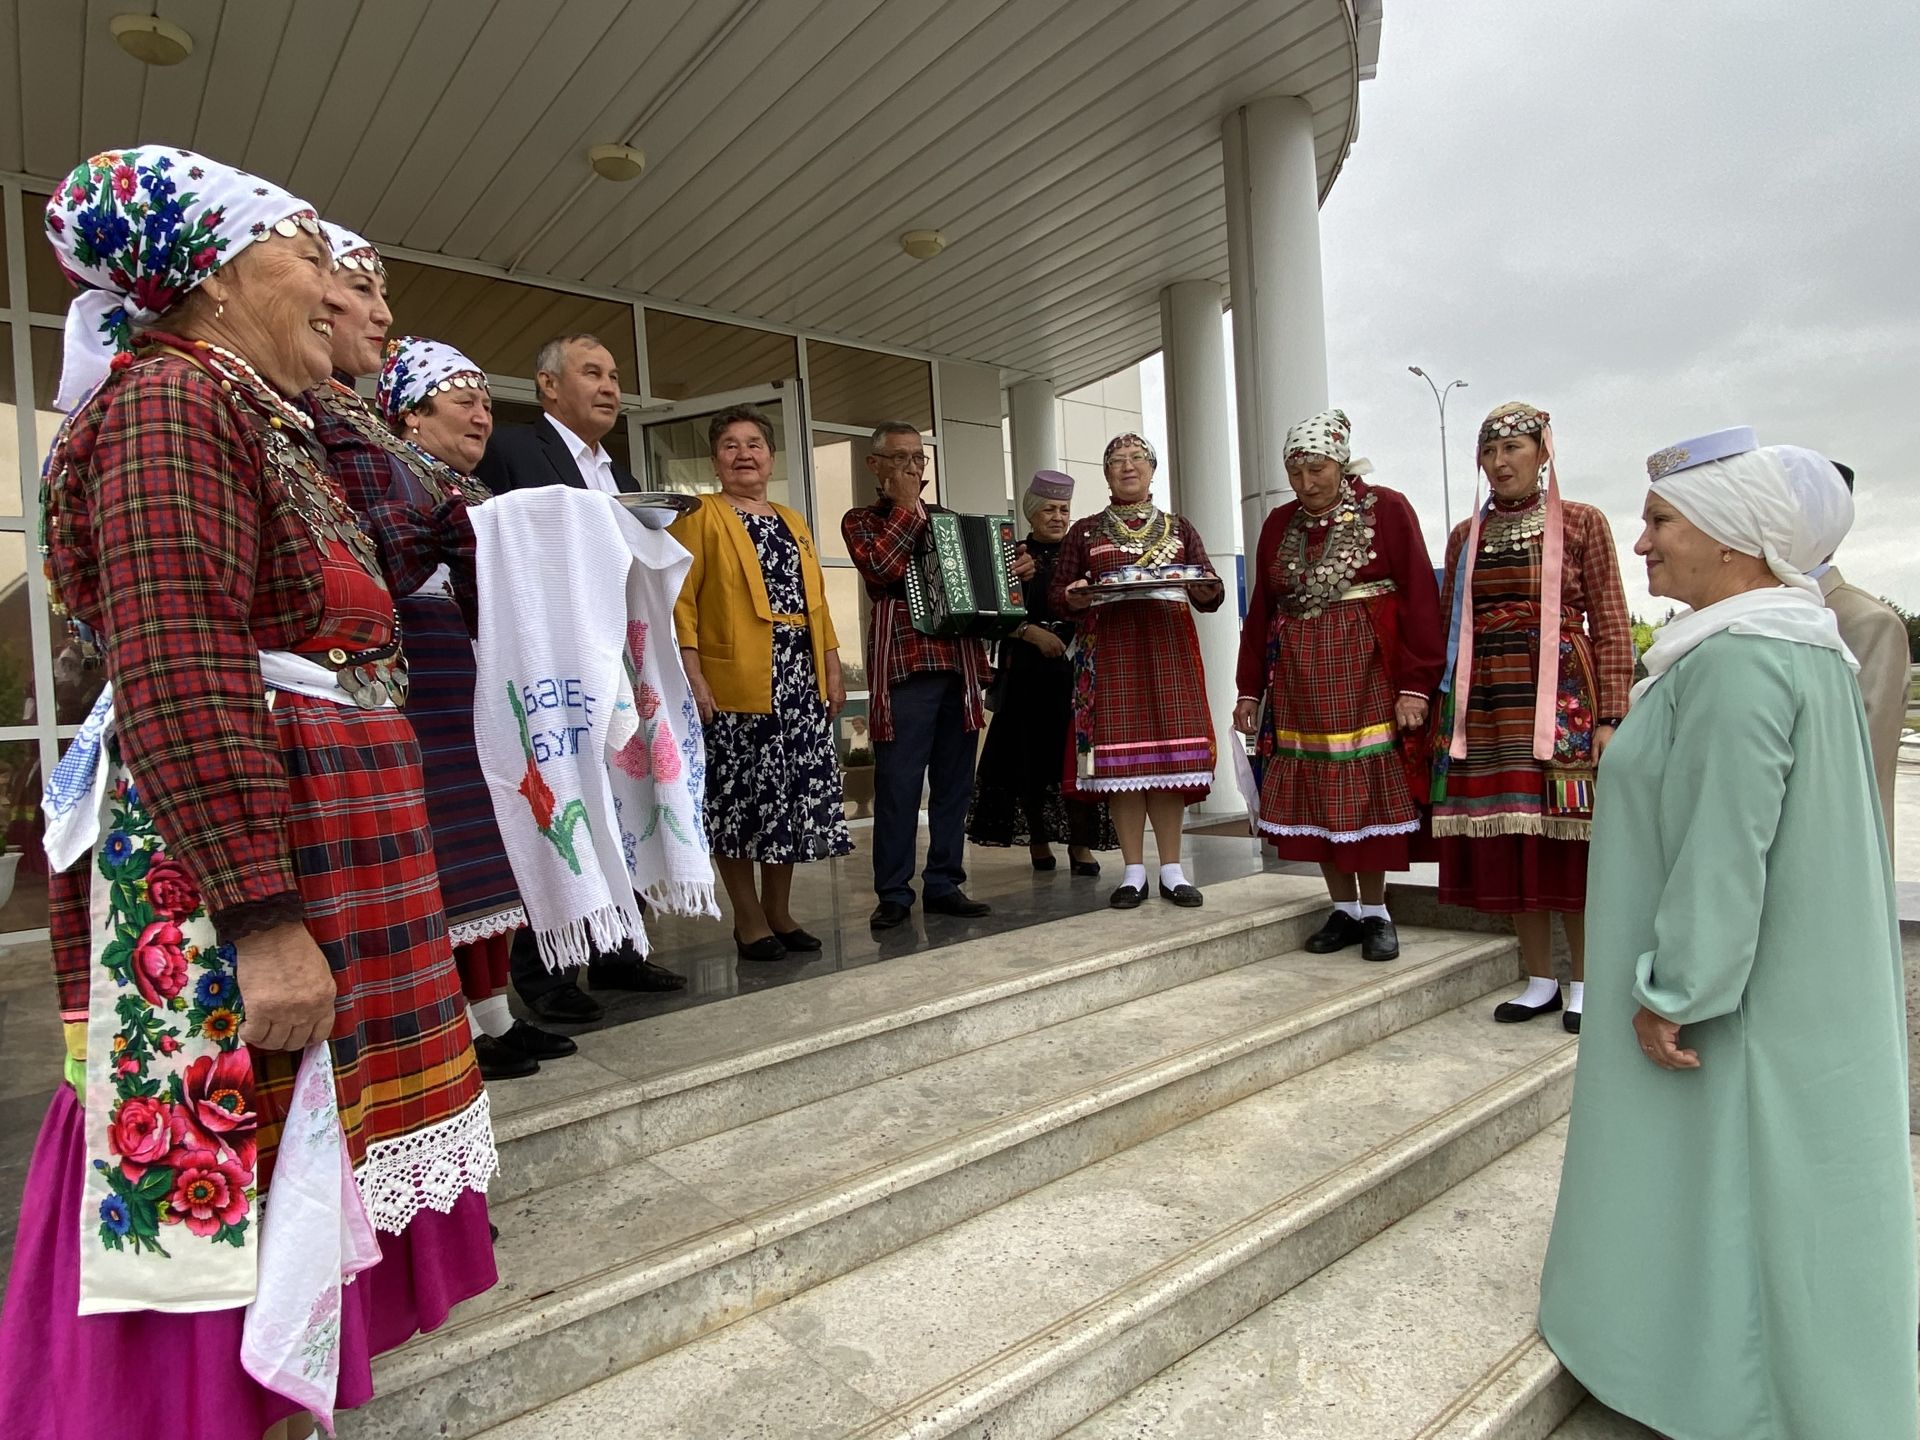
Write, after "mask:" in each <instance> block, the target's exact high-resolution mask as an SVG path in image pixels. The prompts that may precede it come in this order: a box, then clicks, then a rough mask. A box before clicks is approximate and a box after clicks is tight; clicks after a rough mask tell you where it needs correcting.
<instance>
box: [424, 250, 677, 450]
mask: <svg viewBox="0 0 1920 1440" xmlns="http://www.w3.org/2000/svg"><path fill="white" fill-rule="evenodd" d="M387 291H388V296H387V301H388V305H389V306H390V308H391V309H392V310H393V333H394V334H396V335H425V336H427V337H429V338H431V339H434V340H441V341H445V342H446V343H447V344H449V345H451V346H453V347H454V348H455V349H457V350H459V351H460V352H461V353H462V354H464V355H466V356H467V358H468V359H470V360H472V361H473V362H474V363H475V364H477V365H479V366H480V367H481V368H482V369H483V370H486V371H487V372H489V373H490V374H494V375H517V376H520V377H522V378H524V379H527V380H531V379H532V378H533V362H534V357H535V356H537V355H538V354H539V353H540V347H541V346H542V345H544V344H546V343H547V341H549V340H551V339H553V337H554V336H556V335H573V334H588V335H596V336H598V337H599V339H600V342H601V343H602V344H603V345H605V346H606V347H607V349H608V350H610V351H612V352H613V363H614V365H615V366H616V367H617V368H618V369H619V371H620V388H621V389H622V390H626V391H634V390H635V388H636V387H637V386H638V385H639V383H640V382H639V376H640V366H639V362H638V359H637V357H636V353H635V351H634V347H633V307H632V306H631V305H623V304H621V303H619V302H618V301H614V300H596V299H594V298H593V297H592V296H590V295H574V294H570V293H569V292H567V291H564V290H547V289H543V288H541V287H540V286H536V285H522V284H520V283H519V282H518V281H514V280H497V279H495V278H494V277H493V276H491V275H474V274H470V273H469V272H467V271H465V270H449V269H445V268H443V267H441V266H438V265H419V264H415V263H414V262H413V261H411V260H389V261H387ZM607 448H608V449H609V450H611V449H612V448H613V447H612V446H611V445H609V446H608V447H607Z"/></svg>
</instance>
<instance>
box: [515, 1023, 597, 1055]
mask: <svg viewBox="0 0 1920 1440" xmlns="http://www.w3.org/2000/svg"><path fill="white" fill-rule="evenodd" d="M500 1043H501V1044H502V1045H506V1046H509V1047H511V1048H512V1049H515V1050H518V1051H519V1052H520V1053H521V1054H522V1055H530V1056H532V1057H533V1058H534V1059H535V1060H564V1059H566V1058H567V1056H569V1055H572V1054H574V1053H575V1052H576V1051H578V1050H579V1048H580V1047H579V1046H578V1045H576V1044H574V1043H573V1039H572V1037H571V1036H567V1035H556V1034H554V1033H553V1031H551V1030H538V1029H535V1028H534V1027H533V1026H531V1025H529V1024H527V1022H526V1021H524V1020H516V1021H514V1022H513V1028H512V1029H510V1030H509V1031H507V1033H506V1034H504V1035H502V1036H501V1037H500Z"/></svg>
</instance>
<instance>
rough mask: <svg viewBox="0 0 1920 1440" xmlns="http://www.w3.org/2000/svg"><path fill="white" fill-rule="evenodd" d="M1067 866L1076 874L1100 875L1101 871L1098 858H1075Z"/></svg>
mask: <svg viewBox="0 0 1920 1440" xmlns="http://www.w3.org/2000/svg"><path fill="white" fill-rule="evenodd" d="M1067 868H1069V869H1070V870H1072V871H1073V873H1074V874H1076V875H1098V874H1099V873H1100V862H1099V861H1098V860H1074V861H1072V862H1070V863H1069V865H1068V867H1067Z"/></svg>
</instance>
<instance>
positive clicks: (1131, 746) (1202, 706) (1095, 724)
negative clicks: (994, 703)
mask: <svg viewBox="0 0 1920 1440" xmlns="http://www.w3.org/2000/svg"><path fill="white" fill-rule="evenodd" d="M1091 615H1092V618H1091V619H1090V620H1088V621H1087V622H1086V624H1085V626H1084V628H1083V629H1082V631H1081V634H1080V638H1079V640H1078V641H1077V642H1076V645H1075V654H1074V677H1073V746H1072V748H1071V750H1070V751H1069V753H1068V757H1067V765H1066V770H1067V775H1066V788H1067V790H1068V793H1070V794H1080V795H1089V796H1092V795H1100V794H1112V793H1114V792H1116V791H1128V790H1172V791H1176V792H1178V793H1179V794H1181V795H1183V796H1185V797H1186V799H1187V801H1188V803H1190V804H1191V803H1193V802H1196V801H1200V800H1204V799H1206V797H1207V792H1208V791H1209V790H1211V789H1212V788H1213V765H1214V755H1215V752H1214V741H1213V718H1212V716H1211V715H1209V714H1208V712H1207V677H1206V673H1205V671H1204V670H1203V669H1202V668H1201V664H1200V639H1199V636H1198V635H1197V634H1195V632H1194V628H1193V616H1192V614H1191V613H1190V612H1189V611H1188V609H1187V604H1186V602H1185V601H1184V600H1181V601H1171V600H1145V599H1142V600H1121V601H1116V602H1114V603H1112V604H1108V605H1103V606H1101V607H1099V608H1098V609H1096V610H1094V611H1092V612H1091Z"/></svg>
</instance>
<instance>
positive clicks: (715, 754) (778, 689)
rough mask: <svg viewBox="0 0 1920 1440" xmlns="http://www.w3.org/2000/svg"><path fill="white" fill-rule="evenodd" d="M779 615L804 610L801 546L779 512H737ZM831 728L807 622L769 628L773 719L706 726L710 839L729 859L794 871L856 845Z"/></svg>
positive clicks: (720, 715) (721, 717)
mask: <svg viewBox="0 0 1920 1440" xmlns="http://www.w3.org/2000/svg"><path fill="white" fill-rule="evenodd" d="M740 519H741V520H742V521H743V522H745V524H746V527H747V534H748V536H749V537H751V538H752V540H753V548H754V550H755V551H756V552H757V553H758V554H759V556H760V574H761V577H762V578H763V579H764V580H765V581H766V584H767V602H768V606H769V608H770V609H771V610H772V611H773V613H774V614H776V615H803V614H805V613H806V609H807V602H806V592H805V590H804V589H803V587H802V586H801V583H800V547H799V545H797V544H796V543H795V542H794V538H793V535H792V533H791V532H790V531H789V530H788V529H787V526H786V522H785V521H783V520H782V519H781V518H780V517H779V516H778V515H748V514H745V513H742V514H741V516H740ZM843 802H844V797H843V795H842V793H841V786H840V762H839V759H838V758H837V757H836V756H835V754H834V749H833V722H832V720H831V719H830V718H829V717H828V715H827V707H826V702H825V701H823V700H821V698H820V683H819V681H818V679H816V677H815V674H814V668H813V644H812V641H811V640H810V639H809V637H808V634H807V628H806V627H805V626H804V625H782V624H778V623H776V624H775V625H774V627H773V713H772V714H770V715H746V714H740V713H738V712H736V711H731V710H720V711H716V712H715V714H714V717H713V721H712V723H711V724H709V725H708V726H707V839H708V841H709V842H710V843H711V845H712V847H713V853H714V854H716V855H723V856H726V857H727V858H729V859H735V860H757V861H761V862H763V863H766V864H772V865H791V864H797V863H799V862H802V861H807V860H823V859H826V858H828V857H829V856H833V855H845V854H847V853H848V852H849V851H851V850H852V849H853V840H852V838H851V837H850V836H849V835H848V834H847V817H846V809H845V806H844V803H843Z"/></svg>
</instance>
